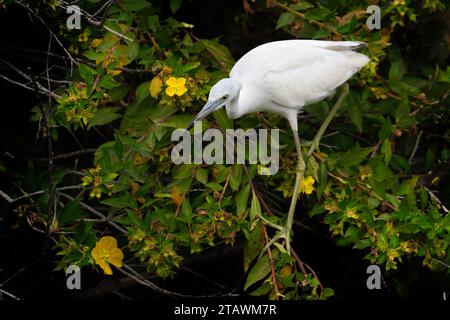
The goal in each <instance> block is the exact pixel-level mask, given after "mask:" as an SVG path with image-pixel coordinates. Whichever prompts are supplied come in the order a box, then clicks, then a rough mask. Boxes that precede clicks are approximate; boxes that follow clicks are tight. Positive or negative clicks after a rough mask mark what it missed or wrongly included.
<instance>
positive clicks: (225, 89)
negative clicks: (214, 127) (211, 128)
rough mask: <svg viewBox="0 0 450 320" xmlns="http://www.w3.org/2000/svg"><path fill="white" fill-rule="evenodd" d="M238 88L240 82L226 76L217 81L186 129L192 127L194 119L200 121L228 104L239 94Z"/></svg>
mask: <svg viewBox="0 0 450 320" xmlns="http://www.w3.org/2000/svg"><path fill="white" fill-rule="evenodd" d="M240 90H241V84H240V83H238V82H236V81H234V80H233V79H230V78H226V79H222V80H220V81H219V82H217V83H216V84H215V85H214V86H213V87H212V88H211V90H210V92H209V96H208V102H206V104H205V106H204V107H203V108H202V110H200V112H199V113H198V114H197V115H196V116H195V117H194V120H192V122H191V124H190V125H189V126H188V127H187V130H189V129H190V128H192V126H193V125H194V122H195V121H200V120H202V119H203V118H205V117H206V116H207V115H209V114H210V113H212V112H214V111H216V110H219V109H221V108H223V107H224V106H228V105H230V103H231V101H233V100H234V99H235V98H236V97H238V96H239V91H240Z"/></svg>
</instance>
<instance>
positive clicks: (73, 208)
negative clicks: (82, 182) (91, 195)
mask: <svg viewBox="0 0 450 320" xmlns="http://www.w3.org/2000/svg"><path fill="white" fill-rule="evenodd" d="M80 200H81V199H74V200H72V201H71V202H69V203H68V204H67V205H66V206H65V207H64V208H63V209H62V210H61V211H60V212H59V223H60V224H61V225H64V224H66V223H69V222H72V221H73V220H76V219H80V218H82V217H83V216H84V215H85V214H86V212H85V211H83V210H81V209H80V207H79V205H80Z"/></svg>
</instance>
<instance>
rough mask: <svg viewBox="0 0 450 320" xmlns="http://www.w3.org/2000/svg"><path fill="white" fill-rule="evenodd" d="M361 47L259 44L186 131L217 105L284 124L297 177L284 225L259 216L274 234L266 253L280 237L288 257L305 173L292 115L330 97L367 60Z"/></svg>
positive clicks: (345, 89)
mask: <svg viewBox="0 0 450 320" xmlns="http://www.w3.org/2000/svg"><path fill="white" fill-rule="evenodd" d="M365 45H366V44H365V43H363V42H356V41H320V40H285V41H275V42H269V43H266V44H263V45H260V46H259V47H256V48H255V49H253V50H251V51H249V52H248V53H246V54H245V55H244V56H243V57H242V58H241V59H239V61H237V62H236V64H235V65H234V67H233V68H232V70H231V72H230V77H229V78H226V79H222V80H220V81H219V82H217V83H216V84H215V85H214V86H213V87H212V88H211V91H210V93H209V97H208V101H207V103H206V104H205V106H204V107H203V109H202V110H201V111H200V112H199V113H198V114H197V116H196V117H195V118H194V120H193V121H192V123H191V125H190V126H189V127H188V128H190V127H192V125H193V124H194V122H195V121H199V120H201V119H203V118H205V117H206V116H207V115H209V114H210V113H212V112H213V111H215V110H218V109H220V108H222V107H225V110H226V113H227V115H228V117H229V118H231V119H237V118H239V117H241V116H242V115H245V114H248V113H251V112H259V111H266V112H272V113H276V114H278V115H280V116H282V117H284V118H286V119H287V120H288V121H289V124H290V126H291V129H292V131H293V135H294V140H295V146H296V149H297V155H298V165H297V177H296V181H295V187H294V193H293V196H292V200H291V204H290V207H289V212H288V215H287V220H286V224H285V226H283V227H282V226H278V225H276V224H274V223H271V222H270V221H268V220H267V219H265V218H263V217H262V216H260V218H261V219H263V220H264V221H265V223H266V224H268V225H270V226H272V227H274V228H276V229H278V230H279V232H278V233H277V234H275V236H274V237H273V238H272V240H271V242H270V243H268V244H267V245H266V247H265V249H267V248H268V247H270V245H271V244H272V243H273V242H275V241H278V240H279V239H285V240H286V249H287V252H288V253H289V254H290V236H291V230H292V222H293V217H294V211H295V206H296V203H297V199H298V194H299V188H300V184H301V180H302V178H303V175H304V171H305V161H304V159H303V153H302V148H301V145H300V140H299V137H298V123H297V114H298V113H299V111H301V110H302V108H303V107H304V106H306V105H308V104H312V103H314V102H318V101H320V100H322V99H324V98H326V97H329V96H331V95H333V94H334V92H335V90H336V88H337V87H339V86H340V85H342V84H344V83H345V82H346V81H347V80H348V79H349V78H350V77H351V76H352V75H353V74H355V73H356V72H357V71H358V70H359V69H361V68H362V67H363V66H364V65H366V64H367V63H368V62H369V58H368V57H367V56H365V55H364V54H361V53H358V52H355V50H357V49H359V48H361V47H364V46H365ZM347 93H348V85H347V84H345V85H344V86H343V90H342V93H341V94H340V96H339V98H338V99H337V101H336V103H335V104H334V106H333V108H332V109H331V110H330V113H329V114H328V116H327V118H326V119H325V121H324V123H323V124H322V126H321V127H320V129H319V131H318V132H317V134H316V135H315V137H314V139H313V141H312V143H311V146H310V148H309V149H308V151H307V156H310V155H311V154H312V152H313V151H314V150H315V149H316V148H318V145H319V141H320V139H321V137H322V135H323V133H324V132H325V130H326V128H327V127H328V125H329V123H330V121H331V119H332V118H333V116H334V115H335V113H336V111H337V109H338V108H339V106H340V105H341V103H342V101H343V100H344V98H345V96H346V95H347ZM265 249H264V250H263V252H264V251H265ZM263 252H262V253H263Z"/></svg>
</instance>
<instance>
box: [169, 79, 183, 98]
mask: <svg viewBox="0 0 450 320" xmlns="http://www.w3.org/2000/svg"><path fill="white" fill-rule="evenodd" d="M166 84H167V88H166V94H167V95H168V96H169V97H173V96H174V95H177V96H182V95H183V94H185V93H186V92H187V89H186V79H185V78H174V77H170V78H169V79H167V81H166Z"/></svg>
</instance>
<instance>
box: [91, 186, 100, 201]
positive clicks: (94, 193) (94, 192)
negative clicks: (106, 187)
mask: <svg viewBox="0 0 450 320" xmlns="http://www.w3.org/2000/svg"><path fill="white" fill-rule="evenodd" d="M89 197H91V198H94V197H95V198H97V199H100V198H101V197H102V190H101V189H100V188H98V187H95V188H93V189H92V190H91V192H90V193H89Z"/></svg>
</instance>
